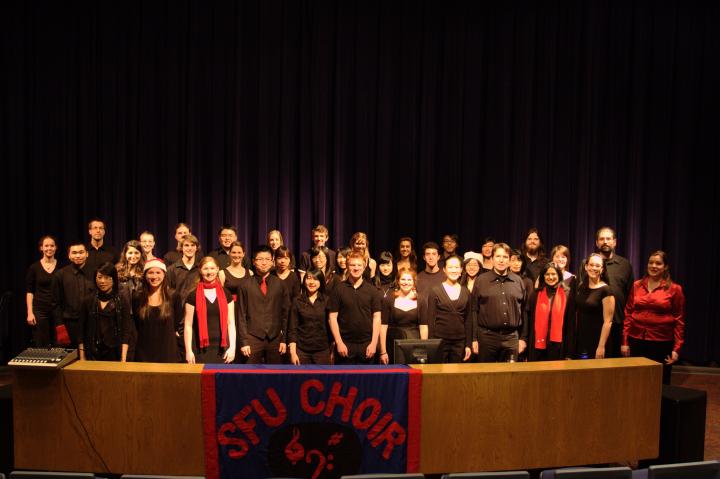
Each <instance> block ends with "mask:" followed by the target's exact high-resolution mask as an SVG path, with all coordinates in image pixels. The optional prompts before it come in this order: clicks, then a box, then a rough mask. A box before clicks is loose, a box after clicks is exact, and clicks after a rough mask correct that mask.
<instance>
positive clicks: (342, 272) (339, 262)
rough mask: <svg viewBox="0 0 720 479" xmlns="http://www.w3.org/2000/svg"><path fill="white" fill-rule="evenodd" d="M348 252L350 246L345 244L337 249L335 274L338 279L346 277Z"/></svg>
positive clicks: (342, 279)
mask: <svg viewBox="0 0 720 479" xmlns="http://www.w3.org/2000/svg"><path fill="white" fill-rule="evenodd" d="M349 254H350V248H348V247H347V246H346V247H344V248H340V249H339V250H337V256H336V257H335V265H336V266H335V275H336V276H337V279H338V281H345V280H346V279H347V277H348V272H347V257H348V255H349ZM326 285H327V282H326Z"/></svg>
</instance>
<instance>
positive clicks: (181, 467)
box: [13, 361, 204, 475]
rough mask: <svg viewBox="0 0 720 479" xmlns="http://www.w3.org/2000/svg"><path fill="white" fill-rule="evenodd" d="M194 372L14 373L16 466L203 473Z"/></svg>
mask: <svg viewBox="0 0 720 479" xmlns="http://www.w3.org/2000/svg"><path fill="white" fill-rule="evenodd" d="M201 370H202V366H195V365H193V366H191V365H184V364H169V365H160V364H119V363H106V362H85V361H82V362H76V363H74V364H72V365H70V366H68V367H67V368H65V369H63V370H62V371H55V372H46V371H18V372H17V374H16V381H15V386H14V388H13V405H14V419H15V467H16V468H26V469H41V470H60V471H94V472H107V471H108V470H109V471H110V472H113V473H128V474H132V473H136V474H178V475H180V474H194V475H203V474H204V458H203V443H202V422H201V410H200V371H201Z"/></svg>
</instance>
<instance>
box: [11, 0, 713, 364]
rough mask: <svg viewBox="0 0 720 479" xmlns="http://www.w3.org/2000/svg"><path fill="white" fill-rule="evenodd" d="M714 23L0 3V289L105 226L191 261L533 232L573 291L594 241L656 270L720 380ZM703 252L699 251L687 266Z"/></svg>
mask: <svg viewBox="0 0 720 479" xmlns="http://www.w3.org/2000/svg"><path fill="white" fill-rule="evenodd" d="M718 24H720V14H719V8H718V7H717V6H716V5H715V4H714V3H713V2H701V1H632V2H619V1H617V2H616V1H588V2H574V1H513V2H496V3H486V2H461V1H429V0H426V1H417V0H404V1H403V0H399V1H392V2H384V1H341V2H336V1H330V0H324V1H323V0H318V1H295V0H285V1H284V0H263V1H230V0H221V1H215V2H200V1H191V0H184V1H183V0H180V1H173V2H160V1H158V2H154V1H149V2H146V1H142V2H141V1H134V2H133V1H123V2H117V1H108V2H90V1H66V2H50V1H46V2H41V1H12V0H11V1H8V2H3V3H2V4H0V25H1V26H2V29H1V30H2V32H1V33H0V35H2V37H1V38H2V47H1V48H2V49H1V50H0V66H1V68H2V72H3V73H2V75H0V87H1V88H2V95H1V96H0V102H1V110H0V154H2V158H3V164H4V165H5V166H4V169H5V173H4V174H3V181H2V193H1V194H2V197H1V198H2V201H3V205H4V210H5V222H4V223H5V225H6V226H5V228H4V234H3V235H2V240H1V241H2V243H1V244H2V248H3V251H6V252H8V253H9V254H10V255H11V259H10V261H9V262H7V268H5V271H4V272H5V274H3V275H2V289H3V290H12V291H14V292H15V293H16V294H15V305H16V306H15V313H14V315H13V318H15V320H16V323H17V324H14V325H13V331H15V333H14V334H15V337H16V340H17V343H18V344H19V343H21V342H22V341H23V339H24V335H26V332H25V330H24V328H23V318H24V312H23V308H24V307H23V297H24V288H23V284H22V278H23V277H24V272H25V269H26V268H27V266H28V265H29V264H30V262H31V261H33V260H35V258H36V257H37V256H38V253H37V249H36V246H35V245H36V241H37V239H38V238H39V236H40V235H41V234H43V233H46V232H49V233H53V234H55V235H57V236H58V237H59V239H60V243H61V251H60V252H59V254H58V256H59V257H60V258H63V257H64V256H65V255H64V247H65V245H67V243H68V241H70V240H71V239H73V238H82V239H85V238H86V237H87V232H86V229H87V228H86V227H85V226H86V222H87V220H88V219H89V218H90V217H93V216H100V217H102V218H104V219H105V220H106V222H107V226H108V239H109V241H110V242H111V243H112V244H114V245H115V246H117V247H121V246H122V244H123V243H124V242H125V241H126V240H127V239H129V238H132V237H137V235H138V234H139V233H140V231H142V230H145V229H149V230H151V231H153V232H155V234H156V237H157V243H158V249H159V250H161V251H163V252H164V251H165V250H166V249H167V248H168V247H171V246H172V241H171V238H172V234H173V231H172V229H173V226H174V225H175V223H176V222H178V221H180V220H184V221H187V222H189V223H190V224H191V225H192V228H193V231H194V232H195V233H196V234H198V235H199V237H200V239H201V241H202V243H203V245H204V248H205V249H206V250H207V249H211V248H214V247H215V243H216V240H217V237H216V234H217V230H218V228H219V227H220V225H221V224H223V223H232V224H235V225H237V226H238V228H239V232H240V234H239V236H240V239H241V240H242V241H244V242H245V243H247V244H248V245H250V246H252V245H255V244H258V243H262V242H264V241H265V235H266V233H267V231H268V230H270V229H274V228H277V229H280V230H281V231H282V233H283V235H284V237H285V241H286V243H287V244H288V245H289V246H290V248H291V249H292V250H293V251H294V252H296V253H298V252H299V251H301V250H303V249H305V248H307V247H308V246H309V243H310V229H311V228H312V227H313V226H314V225H315V224H317V223H325V224H327V225H328V227H329V228H330V232H331V240H330V243H331V244H332V245H334V246H339V245H341V244H344V243H345V242H346V241H347V240H348V238H349V237H350V235H351V234H352V233H353V232H355V231H366V232H367V233H368V234H369V236H370V240H371V249H372V250H373V251H374V252H375V254H377V253H378V252H379V251H381V250H383V249H390V250H393V251H394V250H395V246H396V241H397V238H399V237H400V236H403V235H410V236H412V237H414V238H415V241H416V244H417V245H418V246H419V245H421V244H422V243H423V242H424V241H427V240H435V241H438V240H439V239H440V237H441V235H442V234H443V233H445V232H455V233H457V234H459V235H460V239H461V249H463V250H467V249H473V250H476V251H478V250H479V247H480V242H481V241H482V238H483V237H485V236H494V237H495V238H498V239H502V240H505V241H507V242H509V243H511V244H513V245H519V244H520V242H521V241H522V237H523V233H524V231H526V230H527V228H528V227H530V226H537V227H538V228H539V229H540V230H541V232H542V233H543V235H544V239H545V242H546V246H547V248H548V249H549V248H550V247H551V246H552V245H553V244H558V243H563V244H566V245H569V246H570V248H571V250H572V252H573V265H572V267H573V268H577V266H578V265H579V264H580V259H581V258H582V257H583V256H585V255H586V254H587V253H589V252H590V251H591V250H592V248H593V242H594V238H593V235H594V232H595V230H596V229H597V228H598V227H599V226H601V225H610V226H612V227H614V228H616V230H617V231H618V243H619V244H618V253H619V254H621V255H623V256H626V257H628V258H629V259H630V260H631V261H632V263H633V265H634V269H635V274H636V276H640V275H642V274H643V273H644V270H645V263H646V260H647V255H648V253H649V252H650V251H652V250H655V249H660V248H661V249H664V250H666V251H667V252H668V253H669V255H670V258H671V259H672V260H673V264H672V272H673V274H674V276H675V278H676V280H677V281H678V282H679V283H680V284H682V285H683V286H684V288H685V291H686V295H687V298H688V306H687V308H688V311H687V312H688V317H687V324H688V327H687V343H686V347H685V348H684V351H683V352H684V357H685V358H687V359H690V360H692V361H698V362H704V361H709V360H715V361H718V360H720V331H718V326H717V322H718V321H717V312H716V309H715V300H714V299H715V298H714V293H712V291H717V290H718V289H720V284H719V281H718V279H717V278H716V277H715V276H713V274H714V272H715V271H716V270H717V267H718V266H719V265H718V259H717V257H715V255H713V254H712V253H711V251H710V250H712V249H714V248H713V247H714V244H715V243H714V242H715V240H716V239H717V238H718V237H719V235H718V233H719V231H718V229H719V227H718V225H720V207H719V206H720V198H718V189H719V188H718V180H719V179H720V175H719V174H718V169H719V168H720V167H719V166H718V158H719V156H718V153H719V151H718V150H719V149H718V132H717V128H716V127H713V126H712V125H714V124H715V123H716V120H714V118H715V116H716V115H717V112H718V111H720V108H719V107H720V101H719V98H720V96H719V95H718V93H717V88H718V86H717V85H720V62H719V61H718V60H719V58H718V52H719V51H720V45H719V43H720V42H719V39H720V33H718V28H717V25H718ZM699 245H704V246H705V247H704V248H699V247H698V246H699Z"/></svg>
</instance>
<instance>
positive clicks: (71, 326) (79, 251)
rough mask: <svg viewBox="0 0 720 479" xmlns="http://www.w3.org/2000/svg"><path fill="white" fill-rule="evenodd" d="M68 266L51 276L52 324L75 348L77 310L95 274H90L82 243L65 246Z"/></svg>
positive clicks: (92, 285) (78, 336)
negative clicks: (62, 327) (63, 329)
mask: <svg viewBox="0 0 720 479" xmlns="http://www.w3.org/2000/svg"><path fill="white" fill-rule="evenodd" d="M68 259H69V260H70V264H69V265H67V266H65V267H64V268H62V269H61V270H60V271H58V273H57V274H56V275H55V276H54V277H53V284H52V306H53V316H54V319H55V325H56V326H60V325H64V326H65V329H66V330H67V333H68V336H69V337H70V345H71V346H77V344H78V340H80V339H81V335H82V330H81V327H80V311H81V309H82V306H83V303H84V301H85V298H86V297H88V296H89V295H90V294H92V293H93V292H94V290H95V271H90V269H89V266H90V265H89V264H87V260H88V252H87V249H85V245H84V244H83V243H82V241H73V242H71V243H70V246H68Z"/></svg>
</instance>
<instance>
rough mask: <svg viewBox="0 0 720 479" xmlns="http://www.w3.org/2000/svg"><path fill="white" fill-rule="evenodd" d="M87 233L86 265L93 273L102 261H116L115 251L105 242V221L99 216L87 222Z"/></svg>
mask: <svg viewBox="0 0 720 479" xmlns="http://www.w3.org/2000/svg"><path fill="white" fill-rule="evenodd" d="M88 233H89V234H90V244H89V245H88V248H87V252H88V259H87V266H86V267H87V268H88V272H90V273H91V274H95V271H97V269H98V267H99V266H100V265H101V264H103V263H112V264H115V263H117V262H118V254H117V251H115V248H113V247H112V246H110V245H109V244H107V243H106V242H105V222H104V221H103V220H101V219H100V218H93V219H91V220H90V222H89V223H88ZM91 281H94V279H92V278H91Z"/></svg>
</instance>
